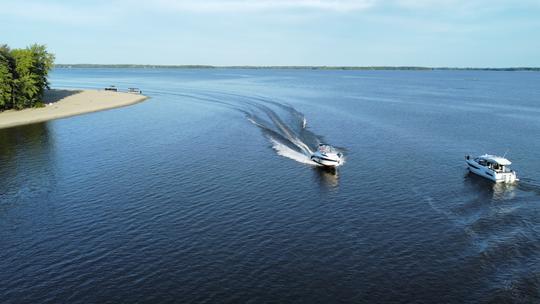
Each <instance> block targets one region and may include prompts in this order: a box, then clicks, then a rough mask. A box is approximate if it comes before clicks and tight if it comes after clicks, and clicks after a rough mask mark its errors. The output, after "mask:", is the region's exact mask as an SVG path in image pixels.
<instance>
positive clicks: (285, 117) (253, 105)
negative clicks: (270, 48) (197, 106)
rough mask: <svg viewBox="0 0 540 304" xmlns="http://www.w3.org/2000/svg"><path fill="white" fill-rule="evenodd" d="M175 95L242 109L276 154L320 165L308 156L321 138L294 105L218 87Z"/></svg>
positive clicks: (300, 161)
mask: <svg viewBox="0 0 540 304" xmlns="http://www.w3.org/2000/svg"><path fill="white" fill-rule="evenodd" d="M175 95H176V94H175ZM178 95H181V96H184V97H189V98H194V99H197V100H198V101H204V102H208V103H213V104H217V105H220V106H225V107H228V108H231V109H234V110H236V111H239V112H241V113H243V114H244V115H245V116H246V118H247V119H248V121H250V122H251V123H252V124H253V125H255V126H257V127H258V128H259V129H260V130H261V131H262V132H263V134H264V135H265V136H266V137H267V138H268V140H269V142H270V144H271V145H272V148H273V149H274V150H275V151H276V153H277V154H278V155H280V156H283V157H287V158H289V159H292V160H294V161H297V162H299V163H303V164H308V165H313V166H319V164H317V163H315V162H313V161H312V160H311V155H312V154H313V152H314V151H315V150H316V149H317V146H318V145H319V144H320V143H321V142H323V138H322V136H320V135H317V134H315V133H314V132H312V131H310V130H308V127H307V119H306V117H305V116H304V114H302V113H301V112H299V111H298V110H296V109H295V108H294V107H292V106H290V105H287V104H285V103H281V102H278V101H275V100H272V99H269V98H267V97H264V96H258V95H253V96H247V95H241V94H235V93H226V92H218V91H204V92H191V93H188V94H178Z"/></svg>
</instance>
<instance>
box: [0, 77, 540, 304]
mask: <svg viewBox="0 0 540 304" xmlns="http://www.w3.org/2000/svg"><path fill="white" fill-rule="evenodd" d="M50 81H51V86H52V87H53V88H103V87H105V86H109V85H116V86H117V87H119V88H121V89H125V88H128V87H139V88H140V89H141V90H142V91H143V94H145V95H148V96H149V97H150V99H149V100H147V101H145V102H143V103H140V104H136V105H133V106H129V107H124V108H119V109H114V110H109V111H103V112H97V113H91V114H86V115H80V116H76V117H71V118H66V119H59V120H54V121H49V122H46V123H39V124H33V125H27V126H21V127H15V128H9V129H3V130H0V299H1V300H0V302H2V303H173V302H175V303H243V302H251V303H287V302H294V303H334V302H340V303H538V302H540V161H539V152H538V151H540V86H539V83H540V73H535V72H487V71H331V70H326V71H325V70H308V69H306V70H279V69H271V70H269V69H260V70H255V69H56V70H54V71H53V72H52V74H51V77H50ZM320 142H328V143H330V144H332V145H334V146H336V147H338V149H340V150H341V151H343V153H344V154H345V157H346V161H345V163H344V165H343V166H341V167H339V168H338V169H337V170H326V169H323V168H321V167H318V166H315V165H314V164H312V163H311V162H310V161H309V151H311V150H313V149H314V148H315V147H316V145H317V144H318V143H320ZM483 153H492V154H499V155H506V157H507V158H509V159H510V160H512V162H513V166H512V167H513V168H514V169H515V170H516V171H517V173H518V176H519V178H520V179H521V181H520V182H519V183H517V184H515V185H507V186H505V185H501V184H498V185H495V184H492V183H490V182H488V181H486V180H483V179H482V178H478V177H476V176H471V175H470V174H468V172H467V170H466V166H465V162H464V155H466V154H472V155H479V154H483Z"/></svg>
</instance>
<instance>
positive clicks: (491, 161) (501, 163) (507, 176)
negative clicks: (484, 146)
mask: <svg viewBox="0 0 540 304" xmlns="http://www.w3.org/2000/svg"><path fill="white" fill-rule="evenodd" d="M465 161H466V162H467V166H468V169H469V170H470V171H471V172H472V173H474V174H477V175H480V176H482V177H484V178H487V179H489V180H492V181H494V182H496V183H513V182H516V181H518V180H519V179H518V178H517V175H516V172H515V171H514V170H511V169H510V168H508V167H507V166H509V165H511V164H512V162H510V161H509V160H508V159H506V158H504V157H500V156H495V155H490V154H484V155H481V156H477V157H471V156H470V155H467V156H465Z"/></svg>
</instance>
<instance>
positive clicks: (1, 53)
mask: <svg viewBox="0 0 540 304" xmlns="http://www.w3.org/2000/svg"><path fill="white" fill-rule="evenodd" d="M53 65H54V55H53V54H51V53H49V52H47V48H46V47H45V46H44V45H39V44H33V45H31V46H29V47H27V48H25V49H10V48H9V47H8V46H7V45H5V44H4V45H0V111H3V110H7V109H23V108H29V107H35V106H40V105H42V104H43V103H42V98H43V93H44V91H45V89H48V88H49V82H48V81H47V75H48V73H49V70H50V69H51V68H52V67H53Z"/></svg>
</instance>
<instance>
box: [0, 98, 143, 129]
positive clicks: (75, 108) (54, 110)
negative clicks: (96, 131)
mask: <svg viewBox="0 0 540 304" xmlns="http://www.w3.org/2000/svg"><path fill="white" fill-rule="evenodd" d="M147 98H148V97H147V96H144V95H139V94H130V93H122V92H111V91H100V90H49V91H47V92H46V93H45V96H44V102H45V107H43V108H31V109H24V110H20V111H16V110H8V111H4V112H0V129H2V128H9V127H14V126H20V125H26V124H32V123H37V122H43V121H47V120H53V119H58V118H65V117H70V116H75V115H80V114H85V113H91V112H97V111H103V110H108V109H113V108H119V107H124V106H128V105H132V104H135V103H138V102H141V101H143V100H145V99H147Z"/></svg>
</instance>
